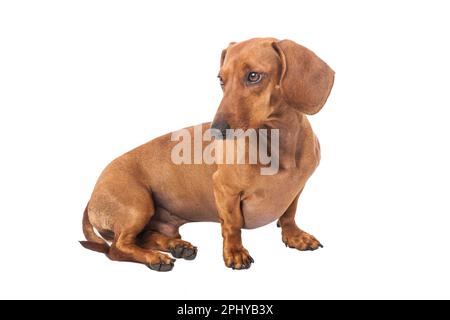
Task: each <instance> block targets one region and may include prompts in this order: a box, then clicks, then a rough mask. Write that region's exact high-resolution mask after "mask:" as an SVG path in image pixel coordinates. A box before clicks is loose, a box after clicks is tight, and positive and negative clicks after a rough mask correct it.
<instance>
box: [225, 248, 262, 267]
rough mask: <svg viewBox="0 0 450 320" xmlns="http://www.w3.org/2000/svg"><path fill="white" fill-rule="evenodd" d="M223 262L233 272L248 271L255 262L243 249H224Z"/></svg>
mask: <svg viewBox="0 0 450 320" xmlns="http://www.w3.org/2000/svg"><path fill="white" fill-rule="evenodd" d="M223 260H224V261H225V265H226V266H227V267H228V268H231V269H233V270H243V269H248V268H250V266H251V265H252V263H253V262H255V261H254V260H253V258H252V257H251V256H250V254H249V253H248V251H247V250H246V249H245V248H243V247H241V248H226V249H224V250H223Z"/></svg>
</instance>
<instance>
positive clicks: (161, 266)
mask: <svg viewBox="0 0 450 320" xmlns="http://www.w3.org/2000/svg"><path fill="white" fill-rule="evenodd" d="M174 262H175V259H171V261H170V263H163V262H159V263H154V264H148V265H147V267H149V268H150V269H152V270H155V271H161V272H165V271H170V270H172V269H173V267H174V265H175V264H174Z"/></svg>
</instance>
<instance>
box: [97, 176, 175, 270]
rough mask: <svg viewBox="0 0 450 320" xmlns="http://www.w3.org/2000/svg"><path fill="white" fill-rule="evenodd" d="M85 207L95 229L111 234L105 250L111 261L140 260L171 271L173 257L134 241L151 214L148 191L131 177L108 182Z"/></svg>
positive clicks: (149, 265) (157, 268)
mask: <svg viewBox="0 0 450 320" xmlns="http://www.w3.org/2000/svg"><path fill="white" fill-rule="evenodd" d="M125 185H126V187H124V186H125ZM89 208H90V209H92V212H90V213H92V220H93V222H94V225H95V226H96V228H97V229H98V230H103V231H110V232H113V234H114V240H113V242H112V245H111V247H110V248H109V251H108V252H107V256H108V257H109V258H110V259H111V260H116V261H130V262H137V263H142V264H145V265H147V266H148V267H149V268H150V269H152V270H156V271H169V270H172V268H173V266H174V261H175V260H174V259H172V258H171V257H170V256H169V255H167V254H164V253H161V252H158V251H156V250H148V249H144V248H141V247H139V246H138V245H137V243H136V238H137V236H138V235H139V234H140V233H141V232H142V231H143V230H144V228H145V227H146V225H147V224H148V223H149V221H150V219H151V218H152V216H153V215H154V214H155V207H154V204H153V199H152V195H151V192H150V191H149V190H148V189H147V188H145V187H144V186H143V185H140V184H137V183H133V182H132V180H131V179H128V181H127V184H124V183H121V184H118V183H109V184H107V186H106V187H105V188H101V189H100V190H97V192H94V194H93V197H92V198H91V201H90V205H89Z"/></svg>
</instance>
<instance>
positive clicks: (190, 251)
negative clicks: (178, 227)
mask: <svg viewBox="0 0 450 320" xmlns="http://www.w3.org/2000/svg"><path fill="white" fill-rule="evenodd" d="M169 250H170V254H171V255H172V256H174V257H175V258H182V259H186V260H194V259H195V257H196V256H197V247H194V246H193V245H191V244H190V243H189V242H186V241H183V242H182V243H179V244H177V245H175V246H174V247H172V248H170V249H169Z"/></svg>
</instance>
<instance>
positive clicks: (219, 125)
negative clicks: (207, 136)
mask: <svg viewBox="0 0 450 320" xmlns="http://www.w3.org/2000/svg"><path fill="white" fill-rule="evenodd" d="M211 129H215V130H216V133H217V134H218V135H219V136H218V138H222V139H223V138H225V137H226V136H227V130H228V129H230V125H229V124H228V123H227V122H226V121H224V120H218V121H214V122H213V123H212V124H211Z"/></svg>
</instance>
